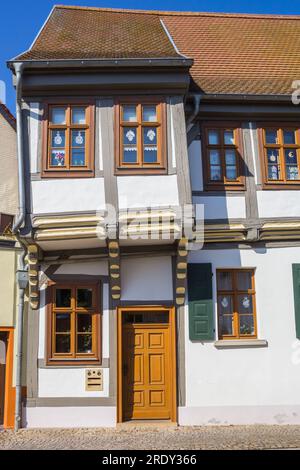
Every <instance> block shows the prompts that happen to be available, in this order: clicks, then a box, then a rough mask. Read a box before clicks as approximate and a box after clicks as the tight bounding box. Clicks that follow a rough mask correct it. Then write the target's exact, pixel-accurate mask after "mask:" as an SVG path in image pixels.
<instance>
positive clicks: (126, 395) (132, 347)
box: [122, 314, 172, 419]
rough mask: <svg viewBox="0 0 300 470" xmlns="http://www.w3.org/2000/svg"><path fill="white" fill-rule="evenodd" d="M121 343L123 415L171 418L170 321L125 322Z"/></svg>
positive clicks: (137, 417) (138, 417) (144, 417)
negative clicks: (164, 322)
mask: <svg viewBox="0 0 300 470" xmlns="http://www.w3.org/2000/svg"><path fill="white" fill-rule="evenodd" d="M148 316H149V314H148ZM165 318H167V317H165ZM147 319H148V317H147ZM122 344H123V348H122V362H123V374H122V375H123V376H122V381H123V394H122V395H123V416H124V418H125V419H170V418H171V406H172V395H171V393H172V387H171V383H172V380H171V357H170V354H171V345H170V325H169V323H166V324H163V323H152V322H151V323H143V322H142V321H141V322H140V323H130V324H129V323H124V324H123V328H122Z"/></svg>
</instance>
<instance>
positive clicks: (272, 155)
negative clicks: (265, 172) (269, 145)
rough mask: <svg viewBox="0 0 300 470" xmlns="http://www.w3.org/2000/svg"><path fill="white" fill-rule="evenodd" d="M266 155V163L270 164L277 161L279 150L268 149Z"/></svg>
mask: <svg viewBox="0 0 300 470" xmlns="http://www.w3.org/2000/svg"><path fill="white" fill-rule="evenodd" d="M267 156H268V163H270V164H272V165H274V164H277V163H279V150H278V149H268V150H267Z"/></svg>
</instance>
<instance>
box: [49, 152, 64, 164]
mask: <svg viewBox="0 0 300 470" xmlns="http://www.w3.org/2000/svg"><path fill="white" fill-rule="evenodd" d="M65 156H66V152H65V150H51V160H50V165H52V166H64V164H65Z"/></svg>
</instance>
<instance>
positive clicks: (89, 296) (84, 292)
mask: <svg viewBox="0 0 300 470" xmlns="http://www.w3.org/2000/svg"><path fill="white" fill-rule="evenodd" d="M92 306H93V290H92V289H77V307H84V308H91V307H92Z"/></svg>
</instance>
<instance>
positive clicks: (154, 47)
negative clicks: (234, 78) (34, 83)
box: [17, 6, 180, 60]
mask: <svg viewBox="0 0 300 470" xmlns="http://www.w3.org/2000/svg"><path fill="white" fill-rule="evenodd" d="M161 57H163V58H166V57H174V58H178V57H180V55H179V54H178V53H177V52H176V50H175V48H174V46H173V45H172V43H171V41H170V39H169V38H168V36H167V34H166V32H165V30H164V27H163V25H162V23H161V21H160V18H159V15H158V14H156V15H148V14H147V13H138V12H135V11H130V12H126V11H124V10H105V9H97V8H81V7H67V6H66V7H65V6H56V7H54V9H53V11H52V13H51V15H50V16H49V18H48V20H47V21H46V23H45V25H44V27H43V28H42V30H41V32H40V34H39V35H38V36H37V38H36V40H35V42H34V44H33V46H32V47H31V49H30V50H29V51H27V52H25V53H24V54H21V55H20V56H19V57H18V58H17V59H18V60H20V59H22V60H28V59H29V60H45V59H46V60H51V59H103V58H108V59H115V58H131V59H132V58H133V59H134V58H161Z"/></svg>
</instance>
